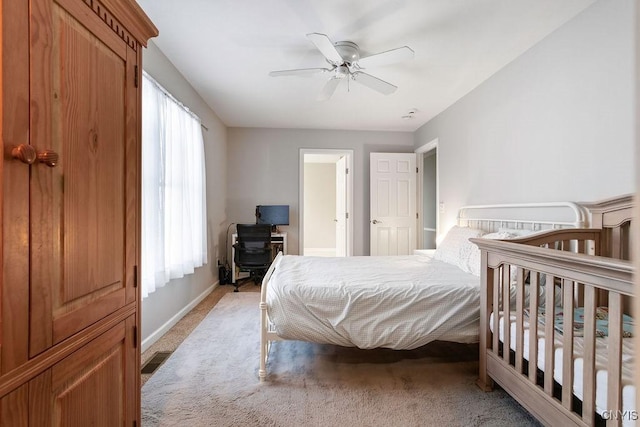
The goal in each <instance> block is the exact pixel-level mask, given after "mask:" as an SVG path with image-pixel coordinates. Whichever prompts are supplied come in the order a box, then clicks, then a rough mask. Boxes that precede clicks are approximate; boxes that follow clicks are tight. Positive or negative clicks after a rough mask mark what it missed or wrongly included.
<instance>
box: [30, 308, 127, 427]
mask: <svg viewBox="0 0 640 427" xmlns="http://www.w3.org/2000/svg"><path fill="white" fill-rule="evenodd" d="M134 321H135V320H134V317H133V316H132V318H131V319H128V320H126V321H123V322H121V323H119V324H118V325H116V326H115V327H114V328H112V329H110V330H109V331H108V332H106V333H104V334H103V335H101V336H100V337H98V338H96V339H95V340H93V341H91V342H90V343H89V344H88V345H86V346H84V347H82V348H81V349H80V350H78V351H76V352H75V353H73V354H71V355H70V356H69V357H67V358H65V359H63V360H62V361H60V362H59V363H57V364H56V365H54V366H53V367H52V368H51V369H49V370H47V371H46V372H44V373H42V374H41V375H39V376H38V377H36V378H34V379H33V380H32V381H31V382H30V383H29V387H30V388H29V404H30V408H29V409H30V411H29V412H30V413H31V416H32V419H31V420H30V424H31V425H37V426H43V427H44V426H105V427H110V426H117V425H120V426H122V425H132V424H133V421H134V420H135V419H136V412H135V407H133V405H132V404H130V402H136V397H135V395H131V391H132V388H131V387H130V385H129V383H135V377H134V376H133V375H130V373H131V372H130V370H131V369H132V367H131V366H130V365H131V361H132V357H131V354H135V349H134V348H133V346H132V341H131V335H130V333H129V334H128V333H127V331H128V330H129V331H130V330H131V328H130V327H129V328H127V325H128V324H129V323H133V322H134Z"/></svg>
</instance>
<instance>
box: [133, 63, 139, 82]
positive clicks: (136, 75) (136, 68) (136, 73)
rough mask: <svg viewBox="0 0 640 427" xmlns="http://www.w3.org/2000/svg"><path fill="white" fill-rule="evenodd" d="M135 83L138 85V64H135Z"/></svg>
mask: <svg viewBox="0 0 640 427" xmlns="http://www.w3.org/2000/svg"><path fill="white" fill-rule="evenodd" d="M133 85H134V86H135V87H138V66H137V65H134V67H133Z"/></svg>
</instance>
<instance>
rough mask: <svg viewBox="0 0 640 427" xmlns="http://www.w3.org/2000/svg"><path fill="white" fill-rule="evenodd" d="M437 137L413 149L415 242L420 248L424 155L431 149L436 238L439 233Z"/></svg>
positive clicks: (422, 241)
mask: <svg viewBox="0 0 640 427" xmlns="http://www.w3.org/2000/svg"><path fill="white" fill-rule="evenodd" d="M437 149H438V138H435V139H433V140H431V141H429V142H427V143H426V144H424V145H421V146H420V147H418V148H416V149H415V153H416V157H417V158H416V166H417V167H418V182H417V183H416V192H417V200H416V202H417V206H416V208H417V211H418V218H417V219H416V221H417V224H416V231H417V232H418V236H417V237H418V239H417V240H416V244H417V245H418V248H422V247H423V246H424V238H423V236H424V230H423V228H424V225H423V219H424V210H423V209H422V207H423V205H424V188H423V185H422V183H423V181H424V170H423V169H424V157H425V156H426V155H427V154H428V153H430V152H431V151H433V150H436V203H437V206H438V208H437V209H436V238H437V236H439V235H440V159H439V158H440V156H439V155H438V151H437Z"/></svg>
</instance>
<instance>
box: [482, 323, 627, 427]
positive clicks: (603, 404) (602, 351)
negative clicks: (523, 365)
mask: <svg viewBox="0 0 640 427" xmlns="http://www.w3.org/2000/svg"><path fill="white" fill-rule="evenodd" d="M499 318H500V321H499V322H500V341H501V342H504V317H503V315H502V313H501V314H500V316H499ZM515 321H516V316H515V313H512V314H511V316H510V322H511V323H510V330H511V333H510V347H511V349H512V350H513V351H515V349H516V348H515V347H516V325H515ZM489 326H490V328H491V331H492V332H493V330H494V328H493V315H492V316H491V317H490V322H489ZM540 328H544V326H540ZM554 338H555V343H556V344H555V350H554V369H553V378H554V379H555V381H556V382H557V383H558V384H560V385H562V365H563V359H562V335H560V334H557V333H556V334H554ZM583 340H584V338H582V337H574V344H573V345H574V360H573V366H574V379H573V394H574V395H575V396H577V397H578V398H579V399H580V400H582V397H583V378H582V376H583V364H584V359H583V357H582V356H581V354H582V353H583V349H584V346H583ZM622 343H623V345H622V351H623V353H622V385H623V388H622V409H623V411H624V410H632V409H636V405H635V396H636V387H635V386H634V384H633V364H634V357H633V339H632V338H624V339H623V341H622ZM607 351H608V349H607V337H603V338H597V339H596V366H595V369H596V412H597V413H598V414H600V415H603V414H604V412H605V411H606V410H608V409H610V408H608V407H607V370H606V365H607ZM544 352H545V338H544V330H540V329H538V369H540V370H541V371H544V358H545V357H544V354H545V353H544ZM523 356H524V358H525V359H526V360H529V323H528V322H527V321H526V320H525V321H524V345H523ZM634 423H635V421H631V420H625V422H623V425H634Z"/></svg>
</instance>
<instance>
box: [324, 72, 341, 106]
mask: <svg viewBox="0 0 640 427" xmlns="http://www.w3.org/2000/svg"><path fill="white" fill-rule="evenodd" d="M340 80H342V79H339V78H338V77H331V78H330V79H329V80H328V81H327V83H325V85H324V87H323V88H322V90H321V91H320V93H319V94H318V101H326V100H328V99H329V98H331V96H332V95H333V92H335V91H336V88H337V87H338V84H339V83H340Z"/></svg>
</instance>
